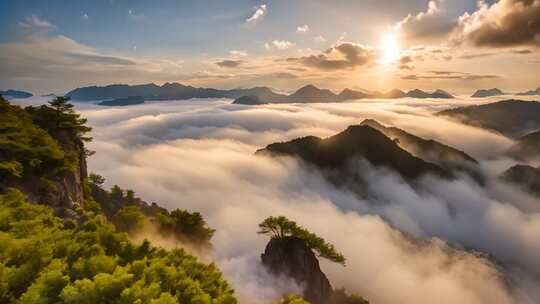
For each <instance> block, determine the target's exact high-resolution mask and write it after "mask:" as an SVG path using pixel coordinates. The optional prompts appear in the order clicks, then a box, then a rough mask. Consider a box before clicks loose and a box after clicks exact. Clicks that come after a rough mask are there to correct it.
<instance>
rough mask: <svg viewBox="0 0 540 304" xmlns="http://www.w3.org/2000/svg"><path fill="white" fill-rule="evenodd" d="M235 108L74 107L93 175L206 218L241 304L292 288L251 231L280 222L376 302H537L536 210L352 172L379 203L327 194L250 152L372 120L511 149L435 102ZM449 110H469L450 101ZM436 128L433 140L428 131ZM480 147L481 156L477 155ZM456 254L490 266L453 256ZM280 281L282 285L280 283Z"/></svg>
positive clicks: (297, 170)
mask: <svg viewBox="0 0 540 304" xmlns="http://www.w3.org/2000/svg"><path fill="white" fill-rule="evenodd" d="M229 103H230V101H200V100H190V101H175V102H172V101H170V102H169V101H168V102H155V103H149V104H146V105H142V106H133V107H126V108H103V107H97V106H91V105H84V106H79V110H82V112H83V115H84V116H86V117H88V118H89V121H90V123H91V125H92V126H93V127H94V131H93V136H94V138H95V141H94V142H93V143H92V145H91V147H90V148H91V149H94V150H96V151H97V154H96V155H95V156H93V157H92V158H91V160H90V169H91V171H95V172H97V173H100V174H102V175H104V176H106V177H107V179H108V184H109V185H112V184H119V185H121V186H123V187H127V188H132V189H134V190H135V191H136V192H137V193H138V194H139V195H141V196H142V197H143V198H144V199H146V200H148V201H156V202H159V203H160V204H163V205H164V206H165V207H168V208H186V209H190V210H196V211H200V212H202V214H203V215H204V217H205V218H206V219H207V220H208V222H209V224H210V225H211V226H212V227H214V228H216V229H217V232H216V235H215V237H214V239H213V244H214V248H215V250H214V254H213V258H214V259H215V261H216V262H217V263H218V264H219V266H220V267H221V269H222V270H223V271H224V273H225V276H226V277H227V278H228V279H229V280H230V281H231V283H232V284H233V286H234V288H235V290H236V292H237V295H238V296H239V297H240V298H241V300H242V302H244V303H260V302H264V301H266V302H268V301H269V300H271V299H274V298H276V297H277V296H278V295H279V293H280V292H283V291H287V290H291V288H292V290H294V289H296V288H295V287H294V286H292V287H289V288H287V287H285V286H283V285H289V284H286V283H287V282H285V284H282V285H279V284H278V282H280V281H279V280H278V281H277V282H276V281H274V280H272V279H271V278H270V277H268V275H266V274H265V272H264V271H263V270H262V269H261V268H260V265H259V255H260V253H262V251H263V250H264V246H265V244H266V242H267V239H266V238H265V237H263V236H260V235H257V234H256V233H255V232H256V229H257V224H258V223H259V222H260V221H261V220H262V219H264V218H265V217H267V216H269V215H286V216H288V217H290V218H292V219H294V220H296V221H298V222H299V223H300V224H301V225H304V226H306V227H307V228H309V229H310V230H312V231H314V232H316V233H318V234H320V235H321V236H323V237H324V238H325V239H327V240H330V241H331V242H333V243H335V245H336V247H337V248H338V249H340V250H341V251H343V253H344V254H345V256H346V257H347V258H348V261H347V267H345V268H344V267H341V266H339V265H333V264H331V263H327V262H322V267H323V270H324V271H325V272H326V273H327V275H328V276H329V278H330V280H331V282H332V283H333V285H334V287H336V288H339V287H342V286H344V287H346V288H347V289H348V290H349V291H353V292H358V293H360V294H362V295H364V296H365V297H367V298H368V299H370V300H371V301H372V302H373V303H390V304H392V303H419V304H422V303H430V304H431V303H433V302H437V303H442V304H446V303H448V304H450V303H451V304H455V303H471V304H476V303H486V304H487V303H490V304H493V303H537V302H538V301H539V299H540V295H539V291H538V290H537V289H536V288H534V287H535V286H537V285H538V282H539V281H538V277H539V276H540V261H539V259H538V257H537V253H538V252H539V251H540V240H539V239H538V235H540V210H539V209H540V207H539V206H537V204H536V203H537V202H535V201H534V199H531V198H530V197H528V196H527V195H525V194H524V193H521V192H520V191H519V190H516V189H512V188H510V187H508V186H506V185H501V184H499V183H498V182H497V181H495V180H490V182H489V183H488V185H487V186H486V187H484V188H482V187H480V186H478V185H476V184H474V183H472V182H471V181H469V180H467V179H466V178H462V179H459V180H456V181H452V182H449V181H441V180H437V179H426V180H424V181H423V182H422V187H421V188H420V190H415V189H412V188H410V187H409V186H408V185H406V184H404V183H402V182H401V181H400V179H399V178H398V177H396V176H395V175H393V174H392V173H389V172H385V171H381V170H378V169H374V168H370V167H369V166H366V165H365V164H363V163H359V164H358V165H359V166H361V168H362V170H363V171H362V172H364V173H365V176H366V177H367V178H369V179H370V180H373V181H374V182H373V183H372V184H371V185H370V189H369V191H370V193H371V194H373V195H374V196H376V197H377V199H376V200H375V199H370V200H365V199H359V198H357V197H355V196H353V195H351V194H350V193H348V192H346V191H343V190H342V189H341V190H338V189H336V188H334V187H333V186H331V185H329V184H328V183H326V182H325V180H324V179H323V178H322V177H321V176H320V175H318V174H317V173H316V172H312V171H309V170H306V169H305V168H303V167H302V166H301V165H300V164H298V163H297V162H296V161H293V160H292V159H280V160H275V159H268V158H263V157H257V156H254V155H253V152H254V151H255V150H256V149H258V148H260V147H263V146H265V145H266V144H268V143H272V142H275V141H281V140H286V139H291V138H296V137H299V136H304V135H308V134H314V135H319V136H327V135H331V134H334V133H336V132H337V131H340V130H342V129H344V128H345V127H346V126H348V125H350V124H354V123H359V122H360V121H361V120H362V119H364V118H376V119H378V120H379V121H381V122H382V123H385V124H391V125H396V126H398V127H402V128H405V129H406V130H408V131H410V132H412V133H416V134H418V135H420V136H424V137H427V138H434V139H437V140H441V141H443V142H444V143H447V144H451V145H454V146H457V147H458V148H460V149H463V150H465V151H467V152H469V153H471V154H473V155H474V156H475V157H478V158H480V159H490V158H492V157H493V156H494V155H496V154H498V153H499V152H501V151H504V150H505V149H506V148H507V147H508V146H510V145H511V144H512V142H511V141H509V140H507V139H505V138H503V137H500V136H499V135H495V134H493V133H489V132H486V131H483V130H480V129H476V128H472V127H467V126H461V125H459V124H456V123H454V122H451V121H446V120H442V119H440V118H436V117H433V116H431V114H430V113H431V112H432V111H434V110H437V109H442V108H445V107H448V105H446V104H443V103H441V101H429V100H428V101H426V100H423V101H413V100H409V101H398V102H390V101H384V103H377V102H369V101H364V102H361V103H360V102H359V103H340V104H310V105H307V104H306V105H267V106H262V107H246V106H235V105H230V104H229ZM452 103H454V104H460V103H467V101H461V100H457V101H452ZM434 125H437V126H438V127H437V128H434V127H433V126H434ZM486 147H489V149H488V148H486ZM446 242H450V243H452V244H456V245H458V244H461V245H462V246H465V247H467V248H476V249H478V250H482V251H484V252H486V253H489V254H490V255H491V256H492V257H494V258H495V259H496V260H497V261H499V262H501V263H503V264H504V265H505V267H504V268H499V267H498V266H496V265H494V264H493V263H492V262H490V261H489V260H488V259H487V257H486V256H485V255H483V254H480V253H477V252H470V251H465V250H462V249H459V247H456V248H454V247H450V246H448V245H447V243H446ZM281 283H283V282H281Z"/></svg>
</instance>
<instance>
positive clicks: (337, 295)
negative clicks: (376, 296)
mask: <svg viewBox="0 0 540 304" xmlns="http://www.w3.org/2000/svg"><path fill="white" fill-rule="evenodd" d="M334 300H335V301H336V304H369V301H368V300H366V299H364V298H362V297H361V296H359V295H357V294H348V293H347V292H346V291H345V289H343V288H342V289H337V290H334Z"/></svg>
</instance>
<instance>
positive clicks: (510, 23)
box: [452, 0, 540, 48]
mask: <svg viewBox="0 0 540 304" xmlns="http://www.w3.org/2000/svg"><path fill="white" fill-rule="evenodd" d="M478 4H479V5H478V10H477V11H476V12H474V13H472V14H469V13H465V14H464V15H462V16H461V17H460V18H459V23H458V26H457V27H456V29H455V31H454V33H453V37H452V41H453V42H454V43H456V44H468V45H472V46H477V47H494V48H501V47H512V46H522V45H531V46H540V1H537V0H500V1H497V2H494V3H493V4H488V3H487V2H486V1H483V0H481V1H479V2H478Z"/></svg>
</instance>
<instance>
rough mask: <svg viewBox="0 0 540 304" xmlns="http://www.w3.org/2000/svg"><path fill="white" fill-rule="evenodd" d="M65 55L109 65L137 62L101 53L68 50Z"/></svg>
mask: <svg viewBox="0 0 540 304" xmlns="http://www.w3.org/2000/svg"><path fill="white" fill-rule="evenodd" d="M65 56H66V57H68V58H73V59H77V60H81V61H84V62H87V63H97V64H107V65H135V64H136V62H135V61H133V60H131V59H127V58H121V57H115V56H106V55H99V54H89V53H70V52H66V53H65Z"/></svg>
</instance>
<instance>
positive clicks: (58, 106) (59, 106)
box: [49, 96, 75, 129]
mask: <svg viewBox="0 0 540 304" xmlns="http://www.w3.org/2000/svg"><path fill="white" fill-rule="evenodd" d="M49 105H50V106H51V107H52V108H53V109H54V110H55V113H56V119H55V123H56V128H57V129H58V128H60V126H61V125H62V123H63V122H64V117H65V116H66V115H71V114H74V113H75V111H74V110H73V104H71V103H69V97H64V96H58V97H56V98H55V99H53V100H51V101H49Z"/></svg>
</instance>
